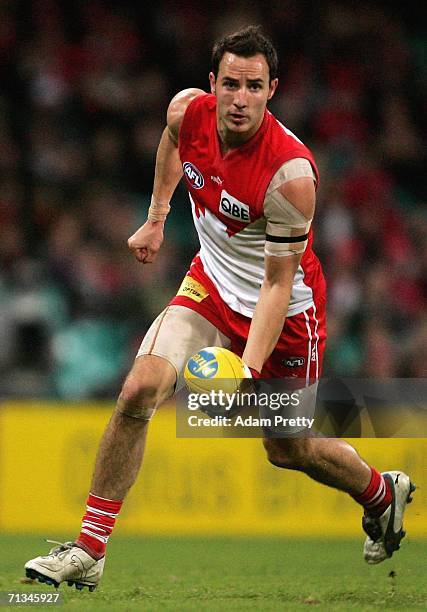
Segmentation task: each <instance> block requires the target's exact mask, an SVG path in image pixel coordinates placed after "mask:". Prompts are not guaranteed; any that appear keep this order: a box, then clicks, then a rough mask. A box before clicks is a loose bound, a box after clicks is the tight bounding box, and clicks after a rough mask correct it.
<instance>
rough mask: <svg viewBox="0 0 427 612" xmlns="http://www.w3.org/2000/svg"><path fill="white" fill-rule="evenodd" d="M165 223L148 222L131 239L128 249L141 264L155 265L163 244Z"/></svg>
mask: <svg viewBox="0 0 427 612" xmlns="http://www.w3.org/2000/svg"><path fill="white" fill-rule="evenodd" d="M163 226H164V224H163V222H161V221H146V222H145V223H144V225H141V227H140V228H139V229H138V230H137V231H136V232H135V233H134V234H133V235H132V236H131V237H130V238H129V240H128V247H129V249H130V250H131V251H132V253H133V254H134V256H135V257H136V259H137V260H138V261H140V262H141V263H144V264H147V263H153V261H154V260H155V259H156V257H157V253H158V252H159V249H160V247H161V246H162V242H163Z"/></svg>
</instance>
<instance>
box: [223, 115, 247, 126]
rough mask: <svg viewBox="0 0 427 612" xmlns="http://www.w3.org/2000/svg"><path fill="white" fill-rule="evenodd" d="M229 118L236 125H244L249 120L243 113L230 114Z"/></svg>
mask: <svg viewBox="0 0 427 612" xmlns="http://www.w3.org/2000/svg"><path fill="white" fill-rule="evenodd" d="M228 116H229V117H230V119H231V121H233V123H236V124H241V123H244V122H245V121H247V119H248V117H247V116H246V115H243V114H242V113H228Z"/></svg>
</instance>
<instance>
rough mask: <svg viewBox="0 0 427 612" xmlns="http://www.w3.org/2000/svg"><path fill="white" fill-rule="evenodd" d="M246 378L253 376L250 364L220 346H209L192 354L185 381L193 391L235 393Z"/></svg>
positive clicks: (186, 367) (187, 365)
mask: <svg viewBox="0 0 427 612" xmlns="http://www.w3.org/2000/svg"><path fill="white" fill-rule="evenodd" d="M244 378H252V376H251V371H250V370H249V368H248V366H247V365H246V364H245V363H244V361H243V360H242V359H241V358H240V357H239V356H238V355H236V354H235V353H233V352H232V351H229V350H228V349H225V348H221V347H219V346H207V347H205V348H203V349H201V350H200V351H199V352H198V353H196V354H195V355H192V357H190V359H189V360H188V361H187V364H186V366H185V370H184V379H185V383H186V385H187V388H188V390H189V391H191V392H192V393H209V392H210V391H212V390H214V391H219V390H222V391H224V393H234V392H235V391H237V390H238V389H239V387H240V384H241V382H242V380H243V379H244Z"/></svg>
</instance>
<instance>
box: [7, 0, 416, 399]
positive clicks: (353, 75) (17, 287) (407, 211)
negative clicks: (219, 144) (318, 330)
mask: <svg viewBox="0 0 427 612" xmlns="http://www.w3.org/2000/svg"><path fill="white" fill-rule="evenodd" d="M353 4H354V3H353ZM393 10H394V11H398V10H399V9H398V8H396V9H393ZM393 10H392V9H390V8H389V7H388V3H381V2H379V3H378V2H377V3H376V2H369V3H366V4H365V3H364V2H362V3H356V4H355V5H353V6H352V4H351V3H350V2H339V1H336V2H335V1H326V2H321V3H314V2H301V1H299V0H282V1H272V2H269V3H268V5H267V4H265V3H263V2H261V1H259V2H256V1H254V2H251V3H247V2H238V1H237V2H233V3H229V2H212V3H208V4H207V5H206V4H204V3H200V2H196V1H194V0H188V1H186V0H183V1H181V2H173V1H172V0H158V2H156V3H155V4H154V5H149V6H147V3H133V2H126V1H123V2H120V3H114V2H103V1H97V0H87V1H83V0H80V1H76V2H72V3H70V2H65V1H60V0H40V1H35V0H33V1H30V2H14V1H12V0H10V1H7V0H3V1H1V2H0V79H1V83H2V87H1V89H0V346H1V350H0V395H1V396H2V397H8V396H14V397H34V396H38V397H59V398H66V399H84V398H110V397H113V396H115V395H116V393H117V391H118V390H119V386H120V381H121V379H122V377H123V375H124V374H125V372H126V371H127V369H128V367H129V366H130V364H131V362H132V360H133V358H134V355H135V352H136V350H137V348H138V346H139V343H140V341H141V339H142V337H143V335H144V332H145V331H146V329H147V328H148V326H149V325H150V323H151V321H152V319H153V318H154V317H155V316H156V315H157V314H158V312H159V311H160V310H161V309H162V308H163V307H164V306H165V305H166V303H167V302H168V300H169V299H170V298H171V297H172V296H173V295H174V293H175V292H176V289H177V287H178V285H179V283H180V279H181V277H182V276H183V274H184V273H185V271H186V269H187V267H188V265H189V262H190V260H191V257H192V255H193V254H194V252H195V251H196V249H197V248H198V247H197V238H196V235H195V232H194V230H193V229H192V227H191V214H190V209H189V204H188V202H187V197H186V193H185V189H184V188H183V186H182V185H181V186H180V187H179V188H178V190H177V193H176V196H175V197H174V200H173V207H172V208H173V211H172V212H171V214H170V216H169V218H168V221H167V231H166V241H165V244H164V246H163V247H162V250H161V253H160V255H159V257H158V261H157V262H156V264H154V265H152V266H142V265H139V264H137V263H136V262H135V261H134V260H133V258H132V256H131V255H130V253H129V252H128V250H127V244H126V241H127V238H128V237H129V236H130V235H131V234H132V233H133V232H134V231H135V229H136V228H137V227H138V226H139V225H140V224H141V223H143V221H144V219H145V217H146V213H147V208H148V203H149V200H150V194H151V186H152V178H153V169H154V160H155V153H156V148H157V144H158V141H159V138H160V134H161V132H162V129H163V126H164V122H165V110H166V107H167V104H168V101H169V99H170V98H171V97H172V96H173V95H174V94H175V93H176V92H177V91H179V90H180V89H183V88H186V87H201V88H203V89H206V88H207V86H208V72H209V69H210V53H211V48H212V44H213V42H214V41H215V40H216V39H217V38H218V37H220V36H221V35H223V34H224V33H228V32H230V31H233V30H235V29H237V28H239V27H240V26H242V25H247V24H249V23H260V24H262V25H263V26H264V30H265V31H266V33H268V34H269V35H270V36H271V37H272V39H273V41H274V43H275V45H276V46H277V49H278V52H279V59H280V84H279V90H278V92H277V94H276V96H275V98H274V100H273V101H272V103H271V106H270V109H271V110H272V112H274V113H275V114H276V116H277V117H278V118H279V119H280V120H281V121H282V122H283V123H285V124H286V125H287V127H289V128H290V129H291V130H292V131H294V132H295V133H296V134H297V135H298V136H299V137H300V138H301V139H302V140H303V141H304V142H305V143H306V144H307V145H308V146H309V147H310V148H311V149H312V151H313V152H314V154H315V157H316V160H317V162H318V165H319V169H320V173H321V182H320V187H319V191H318V205H317V213H316V222H315V226H314V227H315V250H316V252H317V254H318V256H319V257H320V259H321V261H322V263H323V265H324V269H325V273H326V276H327V281H328V287H329V305H328V330H329V343H328V351H327V357H326V363H325V373H326V374H328V375H340V376H357V377H365V376H366V377H371V376H379V377H421V376H427V369H426V368H427V366H426V363H427V317H426V309H425V302H426V291H427V287H426V272H427V240H426V238H427V219H426V206H425V205H426V192H425V179H424V168H425V162H426V154H425V148H424V141H423V137H422V135H423V133H425V117H426V113H425V99H424V100H423V98H422V95H423V83H425V79H426V66H425V64H423V58H425V53H426V39H425V38H423V32H422V29H421V22H422V20H421V6H420V9H419V15H418V16H417V11H416V10H413V9H411V11H407V10H406V9H405V7H401V12H393Z"/></svg>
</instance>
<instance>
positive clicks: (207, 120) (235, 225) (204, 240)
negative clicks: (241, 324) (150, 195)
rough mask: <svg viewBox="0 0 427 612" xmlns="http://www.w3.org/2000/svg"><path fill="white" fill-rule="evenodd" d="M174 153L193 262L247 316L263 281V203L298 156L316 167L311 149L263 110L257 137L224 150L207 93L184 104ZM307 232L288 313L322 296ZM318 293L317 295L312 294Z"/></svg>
mask: <svg viewBox="0 0 427 612" xmlns="http://www.w3.org/2000/svg"><path fill="white" fill-rule="evenodd" d="M179 154H180V158H181V162H182V166H183V170H184V176H185V178H186V181H187V186H188V190H189V195H190V200H191V204H192V210H193V218H194V224H195V227H196V230H197V233H198V236H199V240H200V251H199V253H198V255H197V256H196V257H195V258H194V260H193V262H192V268H191V270H192V271H193V268H194V267H196V269H197V276H198V278H201V279H203V277H204V276H205V277H207V279H208V280H207V284H209V281H210V282H212V283H213V284H214V285H215V287H216V289H217V291H218V293H219V295H220V296H221V298H222V300H224V302H225V303H226V304H227V305H228V306H229V307H230V308H231V309H232V310H234V311H236V312H238V313H240V314H242V315H244V316H247V317H252V315H253V312H254V310H255V306H256V303H257V301H258V297H259V291H260V287H261V284H262V282H263V278H264V258H265V240H266V227H267V223H268V218H267V217H268V215H266V201H267V199H268V197H267V196H268V193H269V188H270V187H271V185H272V184H273V183H274V177H275V175H276V173H278V172H279V171H281V169H282V168H283V166H284V164H286V162H289V161H290V160H293V159H295V158H303V159H305V160H308V161H309V162H310V164H311V168H312V172H313V174H312V175H313V177H314V178H315V180H317V179H318V172H317V168H316V164H315V162H314V159H313V156H312V154H311V152H310V151H309V149H308V148H307V147H306V146H305V145H304V144H303V143H302V142H301V141H300V140H299V139H298V138H297V137H296V136H295V135H294V134H292V132H291V131H290V130H288V129H287V128H286V127H284V126H283V125H282V124H281V123H280V122H279V121H278V120H277V119H276V118H275V117H274V116H273V115H272V114H271V113H270V112H269V111H268V110H266V111H265V114H264V119H263V122H262V124H261V126H260V128H259V130H258V131H257V132H256V134H255V135H254V136H253V137H252V138H251V139H250V140H249V141H247V142H246V143H244V144H243V145H242V146H240V147H238V148H236V149H232V150H231V151H230V152H228V153H227V154H226V155H222V153H221V147H220V142H219V136H218V132H217V124H216V98H215V96H214V95H211V94H206V95H201V96H198V97H197V98H195V99H194V100H193V101H192V102H191V103H190V104H189V106H188V108H187V110H186V113H185V115H184V119H183V122H182V125H181V129H180V133H179ZM312 241H313V235H312V230H310V233H309V239H308V245H307V248H306V250H305V252H304V254H303V257H302V260H301V263H300V266H299V268H298V271H297V273H296V275H295V278H294V283H293V287H292V294H291V299H290V303H289V309H288V313H287V316H293V315H295V314H298V313H300V312H304V311H305V310H307V309H308V308H310V307H312V306H313V305H314V297H316V299H317V298H321V297H322V296H323V294H324V291H325V283H324V278H323V274H322V270H321V266H320V263H319V260H318V259H317V257H316V256H315V255H314V253H313V251H312ZM315 293H316V295H315Z"/></svg>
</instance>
